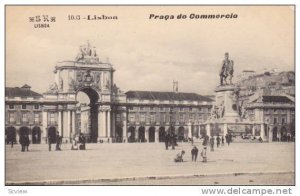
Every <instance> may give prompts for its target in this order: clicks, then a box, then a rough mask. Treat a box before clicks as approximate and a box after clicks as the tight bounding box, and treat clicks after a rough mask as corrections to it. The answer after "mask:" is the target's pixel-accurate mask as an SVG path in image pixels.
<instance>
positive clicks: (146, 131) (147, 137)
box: [145, 126, 149, 143]
mask: <svg viewBox="0 0 300 196" xmlns="http://www.w3.org/2000/svg"><path fill="white" fill-rule="evenodd" d="M145 140H146V141H147V143H149V126H145Z"/></svg>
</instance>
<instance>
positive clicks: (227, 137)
mask: <svg viewBox="0 0 300 196" xmlns="http://www.w3.org/2000/svg"><path fill="white" fill-rule="evenodd" d="M225 139H226V143H227V144H228V146H229V144H230V139H229V135H228V134H226V136H225Z"/></svg>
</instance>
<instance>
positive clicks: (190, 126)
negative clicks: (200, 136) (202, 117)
mask: <svg viewBox="0 0 300 196" xmlns="http://www.w3.org/2000/svg"><path fill="white" fill-rule="evenodd" d="M188 138H192V123H190V122H189V123H188Z"/></svg>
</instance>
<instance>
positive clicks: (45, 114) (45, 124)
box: [41, 111, 48, 143]
mask: <svg viewBox="0 0 300 196" xmlns="http://www.w3.org/2000/svg"><path fill="white" fill-rule="evenodd" d="M47 114H48V113H47V112H46V111H43V113H42V116H43V119H42V123H43V126H42V131H43V138H42V141H41V142H42V143H46V140H47V138H48V136H47V127H48V115H47Z"/></svg>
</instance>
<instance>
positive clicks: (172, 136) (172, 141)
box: [170, 105, 175, 150]
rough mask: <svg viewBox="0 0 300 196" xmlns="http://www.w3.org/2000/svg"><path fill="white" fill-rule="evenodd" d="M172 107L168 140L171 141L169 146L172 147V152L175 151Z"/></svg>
mask: <svg viewBox="0 0 300 196" xmlns="http://www.w3.org/2000/svg"><path fill="white" fill-rule="evenodd" d="M173 112H174V106H173V105H172V106H171V108H170V118H171V119H170V131H171V133H170V140H171V145H172V150H174V149H175V130H174V123H175V121H174V113H173Z"/></svg>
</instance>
